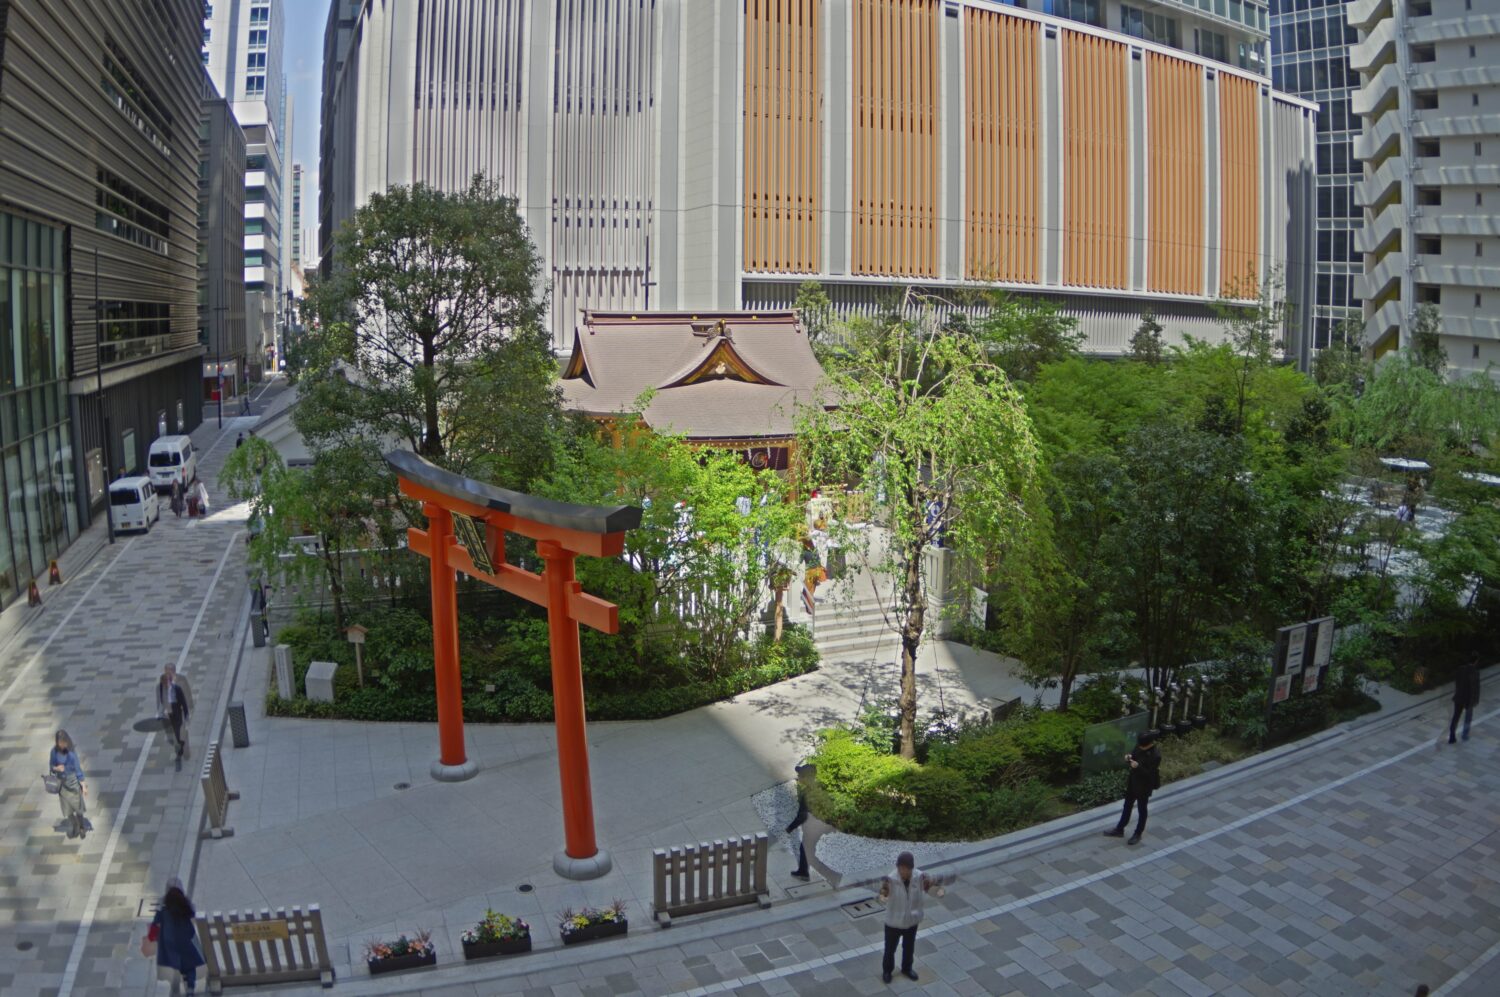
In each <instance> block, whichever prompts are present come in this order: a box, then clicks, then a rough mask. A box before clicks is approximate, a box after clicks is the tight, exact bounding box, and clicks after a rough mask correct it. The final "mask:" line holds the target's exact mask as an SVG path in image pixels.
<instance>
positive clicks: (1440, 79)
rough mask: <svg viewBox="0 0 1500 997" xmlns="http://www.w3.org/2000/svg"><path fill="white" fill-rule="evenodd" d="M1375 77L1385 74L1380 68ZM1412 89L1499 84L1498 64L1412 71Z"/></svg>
mask: <svg viewBox="0 0 1500 997" xmlns="http://www.w3.org/2000/svg"><path fill="white" fill-rule="evenodd" d="M1375 75H1376V78H1377V79H1378V78H1379V77H1381V76H1383V75H1385V70H1384V69H1382V70H1381V71H1380V72H1379V73H1376V74H1375ZM1411 86H1412V89H1413V90H1454V89H1457V88H1459V87H1467V88H1471V89H1472V88H1474V87H1492V86H1500V66H1466V67H1464V68H1462V69H1436V70H1432V71H1430V72H1425V73H1414V74H1412V78H1411ZM1359 98H1360V92H1359V91H1356V92H1355V95H1354V104H1355V105H1356V106H1357V105H1358V104H1359Z"/></svg>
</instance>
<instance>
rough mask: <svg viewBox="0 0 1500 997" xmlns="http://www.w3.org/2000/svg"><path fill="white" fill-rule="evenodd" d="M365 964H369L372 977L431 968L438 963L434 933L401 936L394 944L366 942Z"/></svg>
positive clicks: (415, 933)
mask: <svg viewBox="0 0 1500 997" xmlns="http://www.w3.org/2000/svg"><path fill="white" fill-rule="evenodd" d="M365 962H366V963H368V964H369V967H370V973H371V975H377V974H380V973H393V972H395V971H396V970H398V969H416V968H417V967H418V966H431V965H433V964H434V963H436V962H437V950H436V949H435V948H434V947H433V945H432V932H430V931H417V932H413V933H412V934H411V935H401V936H400V937H399V938H397V939H396V940H395V941H393V942H380V941H375V942H366V943H365Z"/></svg>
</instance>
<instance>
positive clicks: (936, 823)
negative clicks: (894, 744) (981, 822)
mask: <svg viewBox="0 0 1500 997" xmlns="http://www.w3.org/2000/svg"><path fill="white" fill-rule="evenodd" d="M974 802H975V800H974V792H973V790H972V788H971V787H970V785H969V781H968V780H967V779H965V778H964V777H963V776H961V775H959V774H958V773H957V772H954V771H952V770H951V769H945V768H943V767H942V766H940V765H927V766H924V767H922V768H909V769H906V770H905V771H903V772H900V773H899V774H897V775H896V776H895V777H894V778H891V779H888V780H886V781H884V782H881V783H878V784H876V785H874V786H872V787H870V788H869V789H867V790H866V791H865V792H864V793H862V794H861V795H860V797H859V809H860V810H861V811H865V812H868V811H873V810H877V809H881V808H886V809H905V810H909V811H911V815H912V820H911V822H910V832H909V833H910V834H911V835H912V836H913V837H920V836H926V837H934V836H937V837H949V836H952V835H953V834H954V833H955V832H962V831H965V830H968V829H969V828H971V827H973V825H974V824H975V821H974Z"/></svg>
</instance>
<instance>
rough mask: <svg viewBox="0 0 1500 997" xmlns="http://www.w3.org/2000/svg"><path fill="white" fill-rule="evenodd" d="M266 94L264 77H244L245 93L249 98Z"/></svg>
mask: <svg viewBox="0 0 1500 997" xmlns="http://www.w3.org/2000/svg"><path fill="white" fill-rule="evenodd" d="M265 92H266V78H265V77H264V76H247V77H245V93H246V94H247V95H250V96H255V95H258V94H264V93H265Z"/></svg>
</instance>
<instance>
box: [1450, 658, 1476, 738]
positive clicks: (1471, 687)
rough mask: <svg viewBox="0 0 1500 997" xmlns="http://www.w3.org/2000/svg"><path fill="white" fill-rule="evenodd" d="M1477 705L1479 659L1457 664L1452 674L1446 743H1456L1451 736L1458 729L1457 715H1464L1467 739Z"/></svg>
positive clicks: (1465, 736)
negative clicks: (1455, 672) (1450, 711)
mask: <svg viewBox="0 0 1500 997" xmlns="http://www.w3.org/2000/svg"><path fill="white" fill-rule="evenodd" d="M1478 705H1479V659H1478V658H1475V659H1474V660H1473V661H1470V662H1468V663H1467V664H1463V665H1459V666H1458V674H1457V675H1455V676H1453V719H1452V720H1450V721H1448V743H1449V744H1454V743H1456V742H1455V740H1454V737H1453V734H1454V732H1455V731H1456V730H1457V729H1458V715H1459V714H1460V713H1462V714H1463V716H1464V740H1465V741H1467V740H1468V739H1469V724H1471V723H1473V722H1474V707H1476V706H1478Z"/></svg>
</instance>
